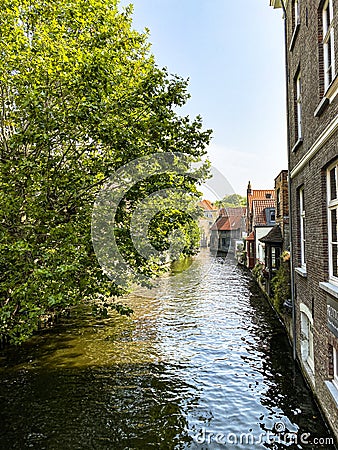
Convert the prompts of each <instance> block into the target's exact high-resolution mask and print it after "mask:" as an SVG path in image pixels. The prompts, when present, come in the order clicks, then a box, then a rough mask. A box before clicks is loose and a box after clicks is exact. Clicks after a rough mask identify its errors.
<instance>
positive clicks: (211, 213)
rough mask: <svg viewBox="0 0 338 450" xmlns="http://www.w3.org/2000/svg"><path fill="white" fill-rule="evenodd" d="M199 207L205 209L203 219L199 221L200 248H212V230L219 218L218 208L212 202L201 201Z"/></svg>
mask: <svg viewBox="0 0 338 450" xmlns="http://www.w3.org/2000/svg"><path fill="white" fill-rule="evenodd" d="M199 206H200V207H201V208H202V209H203V217H201V218H200V219H199V221H198V223H199V228H200V235H201V242H200V246H201V247H202V248H203V247H210V236H211V231H210V228H211V226H212V225H213V223H214V222H215V220H216V218H217V215H218V208H216V207H215V206H214V204H213V203H212V202H211V201H210V200H202V201H200V202H199Z"/></svg>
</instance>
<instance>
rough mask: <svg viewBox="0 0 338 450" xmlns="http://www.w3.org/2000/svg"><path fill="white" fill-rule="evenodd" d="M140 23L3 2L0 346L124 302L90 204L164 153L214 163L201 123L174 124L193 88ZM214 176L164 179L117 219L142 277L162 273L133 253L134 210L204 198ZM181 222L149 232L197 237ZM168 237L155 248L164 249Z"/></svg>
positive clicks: (142, 191)
mask: <svg viewBox="0 0 338 450" xmlns="http://www.w3.org/2000/svg"><path fill="white" fill-rule="evenodd" d="M131 12H132V10H131V8H127V9H126V10H125V11H123V12H119V9H118V4H117V2H114V1H111V0H109V1H108V0H72V1H68V0H54V1H51V0H48V1H45V0H29V1H28V0H20V1H19V0H4V1H3V3H2V14H1V17H0V38H1V39H0V54H1V70H0V102H1V104H0V109H1V116H0V158H1V160H0V188H1V189H0V196H1V202H0V204H1V206H0V221H1V234H0V306H1V310H0V335H8V336H9V337H10V339H11V341H12V342H14V343H19V342H22V341H23V340H24V339H26V338H28V337H29V336H30V335H31V334H32V333H33V332H34V330H36V328H37V326H38V322H39V319H40V317H41V315H43V314H46V313H48V312H50V311H61V310H62V309H64V308H66V307H68V306H70V305H73V304H75V303H77V302H79V301H86V300H88V299H92V298H96V299H98V298H104V299H105V298H108V297H111V296H118V295H120V294H122V293H124V292H125V290H124V289H122V288H121V287H120V286H118V285H116V284H114V283H112V282H111V281H110V280H109V279H108V278H107V276H106V275H105V273H104V271H103V270H102V268H101V267H100V266H99V264H98V262H97V259H96V256H95V253H94V251H93V247H92V244H91V214H92V208H93V203H94V200H95V197H96V195H97V192H98V191H99V190H100V189H101V188H102V187H103V186H104V183H105V182H106V180H108V179H109V176H110V175H111V174H112V173H114V172H115V171H116V170H117V169H118V168H120V167H121V166H123V165H124V164H126V163H128V162H129V161H131V160H133V159H135V158H137V157H140V156H142V155H149V154H153V153H156V152H167V153H174V152H182V153H184V154H186V155H187V156H188V160H189V162H197V161H200V159H201V157H202V156H203V155H204V154H205V148H206V146H207V144H208V142H209V139H210V130H207V131H203V130H202V121H201V118H200V117H197V118H195V119H194V120H190V119H189V118H188V117H180V116H179V115H178V113H177V107H180V106H182V105H183V104H184V103H185V102H186V101H187V99H188V98H189V94H188V92H187V81H186V80H183V79H182V78H180V77H178V76H176V75H173V76H172V75H169V74H168V73H167V71H166V69H160V68H158V67H157V65H156V64H155V61H154V58H153V56H152V55H151V54H150V49H149V43H148V42H147V34H146V33H138V32H136V31H134V30H133V29H132V26H131ZM206 169H207V168H206V166H203V167H202V169H201V170H200V178H199V179H198V180H196V177H190V176H185V175H179V174H172V173H167V174H162V175H158V176H155V177H152V178H151V179H150V180H143V181H142V182H139V183H137V185H135V186H133V188H132V189H130V190H129V191H128V192H127V193H126V195H125V198H124V199H123V201H121V204H120V205H119V208H118V211H117V213H116V220H117V222H118V223H119V224H120V225H121V227H120V243H121V245H122V246H123V252H124V254H125V255H126V257H129V259H130V261H131V263H132V264H134V266H135V267H137V269H138V270H141V271H143V272H147V273H149V274H150V275H151V276H153V275H155V274H156V273H158V271H159V269H160V266H161V265H160V261H155V262H154V261H148V260H147V259H145V258H142V257H141V256H139V255H138V254H137V252H136V251H135V249H133V243H132V240H131V237H130V232H129V224H130V220H131V216H132V212H133V210H134V209H135V208H136V207H137V205H138V204H139V202H140V201H141V200H142V198H144V197H146V196H147V195H150V194H151V193H152V192H156V191H157V190H159V189H162V188H168V187H172V186H175V187H181V188H182V189H184V190H185V192H188V193H191V195H196V194H197V193H198V189H197V184H198V182H201V181H202V180H203V177H205V176H206ZM172 213H173V214H170V213H168V214H167V216H166V217H162V216H161V217H158V218H157V219H158V220H156V218H155V219H154V221H153V225H152V230H155V229H156V228H158V223H159V221H162V222H163V221H164V223H162V226H161V228H168V227H169V228H170V227H171V226H172V227H174V225H170V224H174V223H177V221H179V223H180V227H182V228H183V229H184V230H185V232H186V235H187V236H188V234H189V233H188V232H187V230H188V229H189V228H190V227H191V220H190V219H189V218H187V217H185V218H184V217H183V216H182V215H181V216H180V215H178V214H177V212H176V210H175V209H174V210H173V211H172ZM173 217H174V220H172V221H170V219H172V218H173ZM150 233H151V232H150ZM189 236H190V235H189ZM165 237H166V236H164V240H163V241H162V242H160V241H158V242H157V245H159V246H160V247H161V245H162V247H163V246H164V247H165V245H166V242H165ZM153 239H155V237H154V236H153ZM189 239H190V237H189ZM194 239H195V240H194ZM194 239H192V240H193V241H194V242H195V241H196V237H195V238H194ZM187 242H188V238H187ZM190 244H191V245H190ZM190 244H189V243H188V244H187V246H186V249H185V250H184V251H183V253H186V254H190V253H191V252H192V249H193V247H194V244H193V243H190ZM117 309H119V310H121V308H120V307H117Z"/></svg>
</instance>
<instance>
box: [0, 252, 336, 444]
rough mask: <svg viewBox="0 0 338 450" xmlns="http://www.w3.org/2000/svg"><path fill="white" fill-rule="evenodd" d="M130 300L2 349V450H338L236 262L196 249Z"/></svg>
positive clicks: (279, 330) (267, 311) (280, 334)
mask: <svg viewBox="0 0 338 450" xmlns="http://www.w3.org/2000/svg"><path fill="white" fill-rule="evenodd" d="M127 303H128V305H130V306H131V307H132V308H133V309H134V314H133V316H132V317H130V318H127V317H121V316H117V317H115V316H114V317H113V318H109V319H104V320H99V321H95V320H94V319H93V318H92V317H91V315H90V313H89V311H87V310H85V309H82V310H77V311H74V312H73V314H72V316H71V317H70V318H69V319H66V320H64V321H63V323H62V324H59V325H57V326H56V327H55V328H53V329H51V330H48V331H44V332H42V333H40V334H39V335H37V336H35V337H34V338H33V339H32V340H31V341H30V342H29V343H26V344H24V345H23V346H22V347H20V348H19V349H13V348H10V349H7V350H6V351H3V352H2V353H1V355H0V356H1V358H0V406H1V407H0V424H1V427H0V449H4V450H9V449H26V448H27V449H28V448H33V449H39V450H40V449H55V450H68V449H69V450H74V449H98V450H101V449H102V450H103V449H112V450H115V449H117V450H118V449H168V450H169V449H195V448H196V449H223V448H227V449H256V448H257V449H261V448H267V449H284V448H288V449H303V448H304V449H320V448H322V449H325V450H328V449H331V448H332V449H333V448H335V447H334V446H333V445H332V444H330V440H329V438H330V436H331V435H330V432H329V430H328V429H327V427H326V425H325V423H324V422H323V420H322V418H321V415H320V413H319V411H318V409H317V407H316V405H315V403H314V401H313V399H312V396H311V394H310V392H309V390H308V388H307V386H306V385H305V383H304V381H303V379H302V376H301V374H300V372H299V370H298V369H297V367H295V365H294V363H293V361H292V355H291V349H290V347H289V344H288V341H287V338H286V336H285V333H284V330H283V327H282V326H281V324H280V322H279V321H278V319H277V317H276V315H275V313H274V312H273V311H272V310H271V308H270V306H269V305H268V304H267V302H266V300H265V299H264V298H263V297H262V295H261V293H260V292H259V290H258V289H257V287H256V285H255V283H254V282H253V280H252V278H251V277H250V275H249V274H248V273H247V272H245V271H243V270H242V269H241V268H240V267H238V266H237V265H236V264H235V262H234V261H231V260H230V259H229V258H227V259H222V258H215V259H212V258H211V257H210V255H209V254H208V253H207V252H204V253H203V254H202V255H201V256H200V257H199V258H198V260H197V261H196V262H195V263H194V264H193V265H192V266H191V268H190V269H189V270H187V271H186V272H183V273H182V274H179V275H177V276H169V277H167V278H164V279H163V280H162V281H161V284H160V285H159V286H158V288H157V289H154V290H153V291H151V292H149V291H139V292H138V293H137V295H133V296H130V297H129V298H128V299H127ZM316 440H317V441H316Z"/></svg>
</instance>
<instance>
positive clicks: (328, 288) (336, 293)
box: [319, 281, 338, 298]
mask: <svg viewBox="0 0 338 450" xmlns="http://www.w3.org/2000/svg"><path fill="white" fill-rule="evenodd" d="M319 287H320V288H321V289H323V291H325V292H327V293H328V294H331V295H333V297H336V298H338V286H336V285H335V284H332V283H327V282H324V281H321V282H320V283H319Z"/></svg>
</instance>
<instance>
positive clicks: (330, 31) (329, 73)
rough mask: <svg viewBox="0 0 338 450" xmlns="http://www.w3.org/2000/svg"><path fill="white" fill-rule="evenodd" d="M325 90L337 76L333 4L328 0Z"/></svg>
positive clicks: (325, 20) (325, 19)
mask: <svg viewBox="0 0 338 450" xmlns="http://www.w3.org/2000/svg"><path fill="white" fill-rule="evenodd" d="M322 19H323V59H324V90H325V91H326V90H327V89H328V87H329V86H330V84H331V83H332V81H333V79H334V78H335V75H336V68H335V53H334V26H333V2H332V0H326V2H325V3H324V6H323V10H322Z"/></svg>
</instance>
